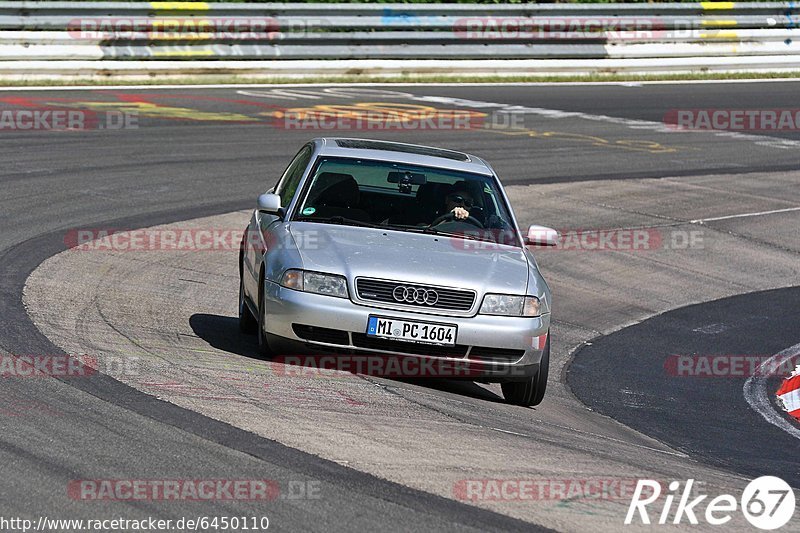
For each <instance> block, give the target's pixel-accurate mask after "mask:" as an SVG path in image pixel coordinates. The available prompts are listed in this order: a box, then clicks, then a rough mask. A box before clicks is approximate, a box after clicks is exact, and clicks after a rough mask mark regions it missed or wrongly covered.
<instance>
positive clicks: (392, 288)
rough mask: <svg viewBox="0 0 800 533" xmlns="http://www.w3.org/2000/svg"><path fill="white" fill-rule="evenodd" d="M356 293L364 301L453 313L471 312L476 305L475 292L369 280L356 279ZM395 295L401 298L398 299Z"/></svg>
mask: <svg viewBox="0 0 800 533" xmlns="http://www.w3.org/2000/svg"><path fill="white" fill-rule="evenodd" d="M396 290H397V291H396ZM415 291H419V294H420V295H423V294H424V295H425V296H427V298H423V297H419V298H414V294H417V292H415ZM356 293H357V294H358V297H359V298H360V299H362V300H369V301H374V302H386V303H393V304H399V305H410V306H415V307H427V308H431V309H447V310H451V311H469V310H470V309H472V304H473V303H475V292H474V291H469V290H461V289H447V288H443V287H436V286H433V285H419V284H416V283H403V282H400V281H384V280H379V279H369V278H357V279H356ZM403 294H406V298H405V299H403V298H402V296H403ZM434 294H435V298H434V296H433V295H434ZM395 295H399V296H400V297H401V298H400V299H398V298H396V297H395Z"/></svg>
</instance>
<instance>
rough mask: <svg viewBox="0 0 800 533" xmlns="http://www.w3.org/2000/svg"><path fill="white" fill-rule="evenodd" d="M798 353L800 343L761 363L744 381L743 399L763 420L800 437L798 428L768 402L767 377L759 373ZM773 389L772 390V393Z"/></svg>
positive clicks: (780, 363) (799, 351)
mask: <svg viewBox="0 0 800 533" xmlns="http://www.w3.org/2000/svg"><path fill="white" fill-rule="evenodd" d="M799 354H800V344H795V345H794V346H792V347H791V348H787V349H785V350H783V351H782V352H780V353H777V354H775V355H773V356H772V357H770V358H769V359H767V360H766V361H764V362H763V363H761V364H760V365H759V367H758V369H757V370H756V372H755V375H753V376H750V377H749V378H748V379H747V381H746V382H745V383H744V399H745V400H747V403H748V404H750V407H752V408H753V410H754V411H755V412H757V413H758V414H760V415H761V416H762V417H763V418H764V420H766V421H767V422H769V423H770V424H772V425H773V426H775V427H777V428H779V429H782V430H783V431H785V432H786V433H788V434H789V435H791V436H792V437H794V438H796V439H800V429H798V428H796V427H795V426H793V425H792V424H790V423H789V421H788V420H786V418H784V417H783V416H782V415H781V414H780V413H778V412H777V411H776V410H775V408H774V407H773V406H772V403H771V402H770V399H769V395H770V393H769V392H768V391H767V378H768V376H763V375H760V374H762V370H763V369H770V368H781V367H782V363H783V362H784V361H786V360H787V359H790V358H792V357H795V356H797V355H799ZM774 393H775V391H773V394H774Z"/></svg>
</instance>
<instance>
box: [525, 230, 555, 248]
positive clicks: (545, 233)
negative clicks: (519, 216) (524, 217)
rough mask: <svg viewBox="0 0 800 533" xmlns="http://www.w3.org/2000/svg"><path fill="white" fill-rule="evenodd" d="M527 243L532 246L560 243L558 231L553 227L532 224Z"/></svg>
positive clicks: (526, 239)
mask: <svg viewBox="0 0 800 533" xmlns="http://www.w3.org/2000/svg"><path fill="white" fill-rule="evenodd" d="M525 244H530V245H532V246H556V245H557V244H558V232H557V231H556V230H554V229H553V228H547V227H545V226H536V225H533V226H530V227H529V228H528V235H527V236H526V237H525Z"/></svg>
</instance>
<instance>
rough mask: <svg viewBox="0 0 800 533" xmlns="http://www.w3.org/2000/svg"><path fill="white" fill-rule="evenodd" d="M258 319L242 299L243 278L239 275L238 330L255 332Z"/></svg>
mask: <svg viewBox="0 0 800 533" xmlns="http://www.w3.org/2000/svg"><path fill="white" fill-rule="evenodd" d="M257 327H258V321H257V320H256V317H254V316H253V312H252V311H250V306H249V305H247V302H246V301H245V299H244V280H243V279H242V277H241V276H240V277H239V331H241V332H242V333H247V334H249V335H252V334H253V333H255V332H256V328H257Z"/></svg>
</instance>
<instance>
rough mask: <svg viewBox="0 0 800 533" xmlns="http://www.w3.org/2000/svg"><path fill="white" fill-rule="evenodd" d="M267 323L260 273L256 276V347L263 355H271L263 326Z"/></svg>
mask: <svg viewBox="0 0 800 533" xmlns="http://www.w3.org/2000/svg"><path fill="white" fill-rule="evenodd" d="M266 325H267V302H266V298H265V297H264V275H263V274H262V275H261V276H259V278H258V326H257V328H256V329H258V349H259V351H260V352H261V354H262V355H264V356H267V357H269V356H271V355H272V350H270V348H269V342H268V341H267V334H266V333H265V331H264V328H265V327H266Z"/></svg>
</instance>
